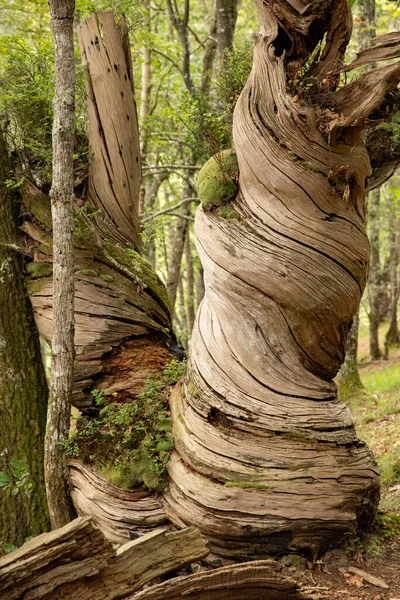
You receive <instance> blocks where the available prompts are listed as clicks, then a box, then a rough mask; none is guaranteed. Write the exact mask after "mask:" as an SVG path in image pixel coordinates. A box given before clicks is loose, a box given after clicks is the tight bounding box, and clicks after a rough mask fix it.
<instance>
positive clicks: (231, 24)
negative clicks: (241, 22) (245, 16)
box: [216, 0, 238, 56]
mask: <svg viewBox="0 0 400 600" xmlns="http://www.w3.org/2000/svg"><path fill="white" fill-rule="evenodd" d="M216 2H217V39H218V54H219V55H220V56H222V54H223V53H224V52H226V51H227V50H230V49H231V48H232V45H233V36H234V34H235V27H236V21H237V13H238V0H216Z"/></svg>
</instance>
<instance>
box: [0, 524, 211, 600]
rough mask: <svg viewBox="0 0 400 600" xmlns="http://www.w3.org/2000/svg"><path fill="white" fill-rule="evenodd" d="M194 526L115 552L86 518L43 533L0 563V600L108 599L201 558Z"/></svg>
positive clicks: (143, 539)
mask: <svg viewBox="0 0 400 600" xmlns="http://www.w3.org/2000/svg"><path fill="white" fill-rule="evenodd" d="M207 554H208V548H207V546H206V544H205V540H204V538H203V537H202V536H201V535H200V534H199V532H198V531H197V530H196V529H194V528H188V529H184V530H181V531H174V532H170V533H169V532H167V531H166V530H162V531H154V532H152V533H149V534H146V535H144V536H143V537H141V538H139V539H137V540H134V541H132V542H129V543H127V544H125V545H123V546H121V547H120V548H119V549H118V550H117V551H115V550H114V549H113V547H112V545H111V543H110V542H109V541H107V540H106V539H105V538H104V536H103V534H102V533H101V531H100V530H99V529H97V528H95V527H94V526H93V524H92V520H91V519H89V518H79V519H76V520H75V521H72V522H71V523H69V524H68V525H66V526H65V527H63V528H62V529H57V530H55V531H53V532H51V533H45V534H43V535H41V536H39V537H37V538H35V539H34V540H31V541H30V542H28V543H27V544H25V545H24V546H22V547H21V548H20V549H19V550H16V551H15V552H12V553H11V554H9V555H7V556H6V557H4V558H2V559H0V600H22V599H23V600H39V599H40V600H70V599H71V598H79V600H98V599H99V598H101V600H113V599H114V598H125V597H127V596H129V595H130V594H132V593H133V592H135V591H136V590H139V589H140V588H141V587H142V586H143V585H145V584H146V583H148V582H149V581H151V580H152V579H154V578H156V577H158V576H160V575H163V574H165V573H168V572H169V571H173V570H175V569H178V568H180V567H182V566H185V565H187V564H190V563H192V562H195V561H198V560H201V559H203V558H205V557H206V556H207Z"/></svg>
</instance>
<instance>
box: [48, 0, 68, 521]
mask: <svg viewBox="0 0 400 600" xmlns="http://www.w3.org/2000/svg"><path fill="white" fill-rule="evenodd" d="M50 11H51V22H52V30H53V38H54V55H55V73H56V76H55V98H54V121H53V175H52V187H51V192H50V197H51V212H52V222H53V328H52V329H53V330H52V337H51V387H50V399H49V407H48V415H47V428H46V444H45V448H46V450H45V476H46V490H47V499H48V503H49V511H50V519H51V524H52V527H53V528H58V527H62V526H63V525H66V524H67V523H68V522H69V521H71V520H72V519H73V518H74V516H75V511H74V509H73V506H72V501H71V499H70V496H69V482H68V472H67V465H66V461H65V456H64V453H63V450H62V447H61V441H62V440H63V439H64V437H65V434H66V432H67V431H69V424H70V415H71V398H72V385H73V370H74V356H75V351H74V261H73V252H74V165H73V154H74V141H75V55H74V37H73V20H74V11H75V2H74V0H67V1H65V0H50Z"/></svg>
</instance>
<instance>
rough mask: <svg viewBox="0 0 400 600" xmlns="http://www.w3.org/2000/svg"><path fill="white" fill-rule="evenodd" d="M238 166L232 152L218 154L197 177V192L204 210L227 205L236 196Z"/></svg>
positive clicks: (226, 151) (234, 153) (234, 154)
mask: <svg viewBox="0 0 400 600" xmlns="http://www.w3.org/2000/svg"><path fill="white" fill-rule="evenodd" d="M238 175H239V166H238V161H237V157H236V152H235V151H234V150H224V151H223V152H218V153H217V154H215V155H214V156H213V157H212V158H210V160H209V161H207V162H206V164H205V165H204V167H203V168H202V169H201V171H200V173H199V175H198V177H197V190H198V194H199V198H200V201H201V204H202V206H203V208H204V209H205V210H211V209H212V208H217V207H219V206H222V205H224V204H227V203H228V202H230V201H231V200H233V199H234V197H235V196H236V192H237V189H238V184H237V180H238Z"/></svg>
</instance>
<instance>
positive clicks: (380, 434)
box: [347, 339, 400, 511]
mask: <svg viewBox="0 0 400 600" xmlns="http://www.w3.org/2000/svg"><path fill="white" fill-rule="evenodd" d="M361 342H362V339H361ZM360 376H361V381H362V383H363V385H364V387H365V390H364V391H362V392H360V393H358V394H357V395H356V396H354V397H353V398H351V399H350V400H348V401H347V405H348V406H349V408H350V410H351V412H352V414H353V417H354V421H355V425H356V428H357V432H358V435H359V437H360V438H361V439H362V440H364V441H365V442H366V443H367V444H368V446H369V447H370V448H371V450H372V451H373V453H374V455H375V457H376V459H377V462H378V465H379V467H380V470H381V482H382V501H381V507H382V508H383V509H385V510H395V511H400V490H399V491H398V492H393V491H390V488H393V486H395V485H397V484H400V360H398V359H397V358H396V356H395V357H394V358H393V354H392V358H391V360H390V361H377V362H372V363H368V364H365V365H364V366H363V365H361V367H360Z"/></svg>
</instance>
